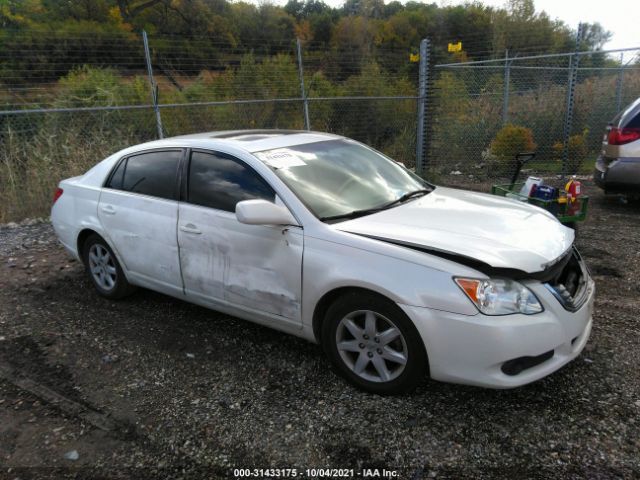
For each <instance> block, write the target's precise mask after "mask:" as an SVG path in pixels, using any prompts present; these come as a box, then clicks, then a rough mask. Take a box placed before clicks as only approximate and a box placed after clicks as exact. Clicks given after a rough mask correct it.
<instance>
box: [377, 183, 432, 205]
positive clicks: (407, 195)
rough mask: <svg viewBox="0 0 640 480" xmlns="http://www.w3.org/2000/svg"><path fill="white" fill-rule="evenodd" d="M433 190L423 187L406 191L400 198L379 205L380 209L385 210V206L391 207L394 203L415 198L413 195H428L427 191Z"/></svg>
mask: <svg viewBox="0 0 640 480" xmlns="http://www.w3.org/2000/svg"><path fill="white" fill-rule="evenodd" d="M432 191H433V190H428V189H425V188H422V189H420V190H413V191H412V192H408V193H405V194H404V195H402V196H401V197H400V198H396V199H395V200H393V201H391V202H389V203H385V204H384V205H381V206H380V207H378V208H379V209H380V210H384V209H385V208H389V207H393V206H394V205H398V204H399V203H404V202H406V201H407V200H409V199H411V198H413V197H417V196H418V195H420V196H422V195H426V194H427V193H431V192H432Z"/></svg>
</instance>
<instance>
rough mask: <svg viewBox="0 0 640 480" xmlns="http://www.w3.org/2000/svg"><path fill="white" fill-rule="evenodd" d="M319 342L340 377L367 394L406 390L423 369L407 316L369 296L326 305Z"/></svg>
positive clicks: (424, 357)
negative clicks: (327, 307)
mask: <svg viewBox="0 0 640 480" xmlns="http://www.w3.org/2000/svg"><path fill="white" fill-rule="evenodd" d="M322 344H323V347H324V350H325V352H326V354H327V356H328V357H329V359H330V360H331V362H332V364H333V365H334V366H335V367H336V368H337V370H338V371H339V372H340V374H341V375H342V376H343V377H345V378H346V379H347V380H349V381H350V382H351V383H353V384H354V385H356V386H357V387H359V388H361V389H362V390H365V391H368V392H371V393H377V394H380V395H393V394H398V393H406V392H409V391H411V390H413V389H415V387H416V386H417V385H418V383H419V382H420V381H421V380H422V379H423V378H424V376H425V373H426V370H427V354H426V352H425V348H424V344H423V343H422V339H421V338H420V335H419V334H418V332H417V330H416V328H415V326H414V325H413V323H412V322H411V320H410V319H409V317H407V315H406V314H405V313H404V312H403V311H402V310H401V309H400V307H398V306H397V305H396V304H395V303H393V302H391V301H390V300H388V299H386V298H384V297H381V296H378V295H375V294H371V293H359V292H353V293H349V294H347V295H345V296H343V297H340V298H339V299H338V300H336V301H335V302H334V304H333V305H331V307H329V309H328V310H327V314H326V316H325V319H324V322H323V328H322Z"/></svg>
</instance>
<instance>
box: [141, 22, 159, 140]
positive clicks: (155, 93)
mask: <svg viewBox="0 0 640 480" xmlns="http://www.w3.org/2000/svg"><path fill="white" fill-rule="evenodd" d="M142 41H143V42H144V56H145V59H146V61H147V73H148V74H149V84H150V85H151V102H152V103H153V110H154V111H155V113H156V126H157V127H158V138H160V139H162V138H164V133H163V132H162V119H161V118H160V108H159V107H158V84H157V83H156V81H155V80H154V78H153V68H152V67H151V54H150V53H149V40H148V39H147V32H146V31H144V30H143V31H142Z"/></svg>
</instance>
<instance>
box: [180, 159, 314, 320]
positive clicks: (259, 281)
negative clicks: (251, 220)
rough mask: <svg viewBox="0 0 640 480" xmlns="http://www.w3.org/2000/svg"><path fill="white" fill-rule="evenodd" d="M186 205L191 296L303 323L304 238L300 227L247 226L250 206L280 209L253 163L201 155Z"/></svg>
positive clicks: (183, 258) (183, 253)
mask: <svg viewBox="0 0 640 480" xmlns="http://www.w3.org/2000/svg"><path fill="white" fill-rule="evenodd" d="M186 177H187V192H186V198H185V200H186V201H185V202H181V204H180V207H179V221H178V244H179V246H180V262H181V266H182V276H183V278H184V285H185V292H186V294H187V295H191V296H195V297H200V298H201V299H203V300H209V301H214V302H215V301H222V302H223V303H227V304H230V305H233V306H239V307H242V308H245V309H251V310H257V311H260V312H266V313H270V314H272V315H276V316H279V317H282V318H283V319H288V320H292V321H295V322H300V321H301V319H300V302H301V288H302V287H301V283H302V249H303V238H304V237H303V234H302V229H301V228H299V227H287V228H283V227H279V226H270V225H245V224H242V223H240V222H238V220H237V219H236V215H235V206H236V203H238V202H239V201H242V200H249V199H254V198H261V199H265V200H268V201H271V202H277V203H280V200H279V199H278V198H277V195H276V194H275V192H274V191H273V189H272V188H271V187H270V186H269V185H268V184H267V183H266V181H265V180H264V179H263V178H262V177H260V175H258V174H257V173H256V172H255V171H254V170H253V169H252V168H251V167H249V166H248V165H247V164H245V163H244V162H242V161H241V160H238V159H236V158H233V157H231V156H229V155H226V154H219V153H212V152H204V151H193V152H192V153H191V158H190V161H189V164H188V169H187V173H186Z"/></svg>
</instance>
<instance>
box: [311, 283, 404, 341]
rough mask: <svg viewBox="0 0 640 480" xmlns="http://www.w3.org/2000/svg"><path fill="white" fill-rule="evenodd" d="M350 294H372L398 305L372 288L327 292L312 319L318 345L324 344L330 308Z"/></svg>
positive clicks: (335, 289) (337, 289) (347, 287)
mask: <svg viewBox="0 0 640 480" xmlns="http://www.w3.org/2000/svg"><path fill="white" fill-rule="evenodd" d="M350 293H364V294H370V295H371V294H372V295H376V296H378V297H381V298H384V299H385V300H388V301H390V302H393V303H394V304H395V303H397V302H396V301H395V300H393V299H392V298H390V297H389V296H388V295H385V294H384V293H381V292H377V291H375V290H372V289H370V288H364V287H354V286H344V287H337V288H334V289H332V290H329V291H328V292H326V293H325V294H324V295H323V296H322V297H321V298H320V300H318V302H317V303H316V306H315V308H314V310H313V317H312V328H313V336H314V338H315V340H316V342H317V343H319V344H322V334H321V332H322V322H323V321H324V317H325V315H326V313H327V310H328V309H329V307H330V306H331V305H332V304H333V303H334V302H335V301H336V300H337V299H338V298H341V297H343V296H345V295H348V294H350Z"/></svg>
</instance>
